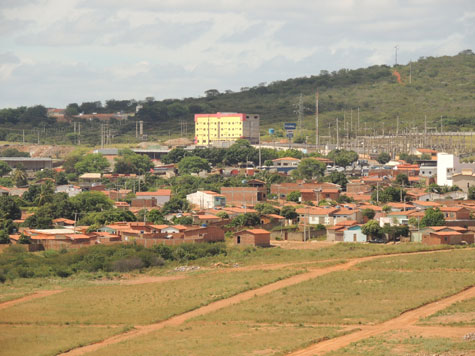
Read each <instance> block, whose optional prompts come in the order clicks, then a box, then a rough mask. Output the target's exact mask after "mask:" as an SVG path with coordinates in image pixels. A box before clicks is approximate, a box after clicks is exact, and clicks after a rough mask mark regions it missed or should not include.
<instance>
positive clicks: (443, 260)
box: [356, 248, 475, 271]
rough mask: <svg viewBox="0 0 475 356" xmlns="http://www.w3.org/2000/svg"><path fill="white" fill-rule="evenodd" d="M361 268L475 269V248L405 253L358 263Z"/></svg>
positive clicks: (415, 269) (411, 269) (414, 269)
mask: <svg viewBox="0 0 475 356" xmlns="http://www.w3.org/2000/svg"><path fill="white" fill-rule="evenodd" d="M356 268H358V269H360V270H364V269H376V270H409V271H431V270H435V269H447V270H462V271H475V249H474V248H465V249H459V250H452V251H448V252H444V253H436V254H431V255H405V256H397V257H388V258H383V259H378V260H373V261H368V262H364V263H361V264H358V266H357V267H356Z"/></svg>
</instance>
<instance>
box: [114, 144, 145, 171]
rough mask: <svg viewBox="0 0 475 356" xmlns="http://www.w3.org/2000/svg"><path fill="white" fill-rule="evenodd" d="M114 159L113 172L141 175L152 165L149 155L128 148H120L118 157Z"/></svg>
mask: <svg viewBox="0 0 475 356" xmlns="http://www.w3.org/2000/svg"><path fill="white" fill-rule="evenodd" d="M115 161H116V162H115V167H114V172H115V173H123V174H139V175H142V174H145V173H147V172H148V171H150V169H151V168H152V167H153V163H152V161H151V160H150V157H148V156H147V155H140V154H137V153H135V152H134V151H132V150H129V149H126V150H121V151H120V152H119V157H117V158H115Z"/></svg>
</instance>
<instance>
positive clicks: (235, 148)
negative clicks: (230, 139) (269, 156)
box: [224, 140, 258, 165]
mask: <svg viewBox="0 0 475 356" xmlns="http://www.w3.org/2000/svg"><path fill="white" fill-rule="evenodd" d="M257 156H258V151H257V150H256V149H255V148H254V147H252V146H251V144H250V143H249V141H247V140H237V141H236V142H235V143H234V144H232V145H231V147H229V148H228V149H227V150H226V154H225V155H224V162H225V163H226V164H228V165H233V164H238V163H243V162H247V161H249V160H252V159H253V158H255V157H257Z"/></svg>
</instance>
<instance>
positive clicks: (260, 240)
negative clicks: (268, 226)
mask: <svg viewBox="0 0 475 356" xmlns="http://www.w3.org/2000/svg"><path fill="white" fill-rule="evenodd" d="M234 244H235V245H239V246H259V247H268V246H270V232H269V231H267V230H264V229H249V230H243V231H239V232H236V233H235V234H234Z"/></svg>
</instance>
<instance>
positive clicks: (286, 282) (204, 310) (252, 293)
mask: <svg viewBox="0 0 475 356" xmlns="http://www.w3.org/2000/svg"><path fill="white" fill-rule="evenodd" d="M443 251H445V252H447V251H448V250H437V251H421V252H415V253H420V254H425V253H433V252H443ZM403 254H404V253H400V254H392V255H376V256H367V257H360V258H355V259H352V260H350V261H348V262H345V263H342V264H338V265H335V266H330V267H324V268H318V269H312V270H310V271H308V272H306V273H302V274H298V275H294V276H292V277H289V278H286V279H283V280H280V281H277V282H274V283H271V284H268V285H266V286H263V287H260V288H257V289H252V290H249V291H246V292H243V293H240V294H237V295H235V296H232V297H229V298H226V299H222V300H219V301H216V302H212V303H210V304H208V305H206V306H203V307H200V308H198V309H195V310H192V311H189V312H186V313H183V314H180V315H177V316H174V317H172V318H170V319H167V320H164V321H161V322H158V323H155V324H150V325H145V326H137V327H136V328H135V329H134V330H131V331H129V332H126V333H123V334H119V335H116V336H112V337H110V338H108V339H105V340H103V341H100V342H98V343H95V344H91V345H87V346H82V347H79V348H76V349H73V350H70V351H69V352H65V353H62V354H60V356H66V355H68V356H76V355H84V354H86V353H88V352H92V351H96V350H98V349H101V348H103V347H106V346H108V345H112V344H116V343H119V342H122V341H125V340H129V339H132V338H135V337H137V336H140V335H145V334H148V333H151V332H153V331H157V330H160V329H162V328H164V327H166V326H177V325H180V324H183V323H184V322H186V321H187V320H190V319H192V318H194V317H197V316H201V315H205V314H208V313H211V312H214V311H216V310H219V309H222V308H225V307H228V306H231V305H234V304H237V303H240V302H243V301H246V300H249V299H251V298H254V297H256V296H261V295H265V294H268V293H271V292H274V291H276V290H279V289H282V288H285V287H290V286H293V285H295V284H299V283H302V282H305V281H308V280H311V279H314V278H317V277H319V276H323V275H325V274H328V273H332V272H337V271H345V270H348V269H350V268H351V267H353V266H354V265H356V264H358V263H361V262H365V261H370V260H373V259H378V258H386V257H394V256H399V255H403ZM234 270H239V269H238V268H236V269H234ZM352 335H353V334H352Z"/></svg>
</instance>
